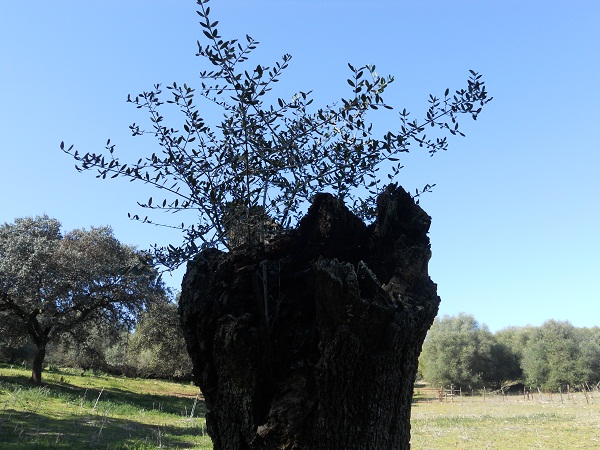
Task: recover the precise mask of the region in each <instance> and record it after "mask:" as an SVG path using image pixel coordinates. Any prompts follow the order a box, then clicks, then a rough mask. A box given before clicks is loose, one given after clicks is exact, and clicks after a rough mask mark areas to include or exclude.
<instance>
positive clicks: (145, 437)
mask: <svg viewBox="0 0 600 450" xmlns="http://www.w3.org/2000/svg"><path fill="white" fill-rule="evenodd" d="M202 434H203V430H202V428H201V427H200V425H199V423H198V422H194V421H188V420H186V419H182V424H181V426H156V425H148V424H143V423H140V422H137V421H135V420H127V419H120V418H113V417H108V416H106V415H103V414H100V413H98V414H94V413H91V414H90V413H83V414H81V415H79V414H78V415H71V416H66V417H65V418H61V419H57V418H52V417H48V416H45V415H42V414H38V413H35V412H27V411H15V410H4V411H0V442H1V443H2V445H1V448H3V449H32V448H35V449H57V448H69V449H84V448H109V449H134V448H135V449H138V448H157V447H160V448H162V447H167V448H172V447H177V448H198V445H199V439H200V438H198V436H201V435H202ZM207 439H208V438H207ZM208 442H209V441H208ZM209 448H210V447H209Z"/></svg>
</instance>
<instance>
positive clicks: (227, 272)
mask: <svg viewBox="0 0 600 450" xmlns="http://www.w3.org/2000/svg"><path fill="white" fill-rule="evenodd" d="M429 225H430V218H429V216H428V215H427V214H426V213H425V212H424V211H423V210H422V209H421V208H420V207H419V206H418V205H416V204H415V203H414V201H413V200H412V198H411V197H410V195H408V194H407V193H406V192H405V191H404V190H402V188H396V187H394V186H390V187H389V188H388V189H387V190H386V191H385V192H384V193H383V194H382V195H381V196H380V197H379V199H378V209H377V220H376V221H375V223H374V224H372V225H370V226H366V225H365V224H364V223H363V222H362V221H361V220H360V219H358V218H357V217H356V216H354V215H353V214H352V213H351V212H350V211H349V210H348V209H347V208H346V207H345V206H344V205H343V203H341V202H340V201H338V200H336V199H335V198H334V197H332V196H330V195H326V194H322V195H318V196H316V197H315V200H314V202H313V204H312V206H311V208H310V210H309V211H308V214H307V215H306V217H304V218H303V219H302V221H301V222H300V224H299V226H298V228H297V229H295V230H293V231H292V232H290V233H288V234H286V235H283V236H281V237H280V238H278V239H277V240H275V241H274V242H272V243H270V244H268V245H265V246H263V245H260V246H252V247H247V248H245V249H243V251H234V252H230V253H223V252H220V251H218V250H210V251H205V252H203V253H202V254H201V255H200V256H199V257H197V258H196V259H195V260H193V261H192V262H190V263H189V264H188V270H187V273H186V275H185V277H184V281H183V286H182V294H181V302H180V314H181V318H182V323H183V326H184V333H185V335H186V341H187V345H188V350H189V352H190V355H191V357H192V360H193V364H194V378H195V382H196V383H197V384H198V385H199V386H200V388H201V389H202V391H203V393H204V396H205V398H206V404H207V407H208V409H209V413H208V414H207V426H208V432H209V434H210V436H211V437H212V439H213V443H214V446H215V449H258V448H288V449H292V448H297V449H311V448H315V449H316V448H328V449H402V448H409V445H410V444H409V442H410V405H411V399H412V390H413V383H414V379H415V375H416V371H417V358H418V355H419V353H420V351H421V346H422V343H423V340H424V339H425V335H426V333H427V330H428V329H429V327H430V326H431V323H432V321H433V319H434V317H435V315H436V314H437V310H438V305H439V301H440V300H439V297H438V296H437V293H436V285H435V284H434V283H433V282H432V281H431V280H430V278H429V275H428V273H427V264H428V261H429V258H430V256H431V252H430V248H429V239H428V237H427V231H428V229H429Z"/></svg>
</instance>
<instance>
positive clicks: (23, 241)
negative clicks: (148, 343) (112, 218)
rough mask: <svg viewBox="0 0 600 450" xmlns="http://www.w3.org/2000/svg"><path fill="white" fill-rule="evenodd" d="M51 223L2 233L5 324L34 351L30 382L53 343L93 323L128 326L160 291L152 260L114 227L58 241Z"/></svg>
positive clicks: (0, 311)
mask: <svg viewBox="0 0 600 450" xmlns="http://www.w3.org/2000/svg"><path fill="white" fill-rule="evenodd" d="M60 228H61V225H60V223H59V222H58V221H57V220H56V219H52V218H50V217H48V216H38V217H35V218H20V219H16V220H15V221H14V223H5V224H4V225H2V226H0V316H1V318H2V320H3V321H13V322H14V323H15V324H16V325H17V326H18V327H19V328H20V329H21V330H23V331H25V332H26V333H27V334H28V335H29V337H30V338H31V340H32V341H33V343H34V344H35V346H36V353H35V357H34V359H33V370H32V376H31V379H32V381H33V382H34V383H36V384H39V383H41V381H42V367H43V362H44V358H45V355H46V348H47V345H48V343H49V342H51V341H53V340H56V339H58V338H59V337H60V336H63V335H65V334H67V333H71V334H75V333H77V332H81V330H82V328H84V327H85V326H86V324H88V323H89V322H96V323H98V324H101V323H111V322H112V323H117V322H118V323H121V324H125V325H131V324H133V323H134V320H135V318H136V317H137V316H138V314H139V313H140V312H141V311H142V310H143V308H144V306H145V305H146V304H147V303H148V302H149V301H151V300H152V298H153V297H154V296H156V295H159V294H160V292H161V290H162V284H161V281H160V280H159V278H158V276H157V272H156V271H155V270H154V269H153V266H152V264H151V259H150V257H149V255H148V254H146V253H144V252H140V251H138V250H136V249H134V248H132V247H130V246H127V245H124V244H121V243H120V242H119V241H118V240H117V239H116V238H115V237H114V236H113V233H112V230H111V229H110V228H109V227H100V228H93V227H92V228H91V229H89V230H83V229H80V230H73V231H71V232H68V233H66V234H64V235H63V234H62V233H61V229H60Z"/></svg>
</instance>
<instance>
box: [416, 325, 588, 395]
mask: <svg viewBox="0 0 600 450" xmlns="http://www.w3.org/2000/svg"><path fill="white" fill-rule="evenodd" d="M419 373H420V375H421V377H422V378H423V379H424V380H425V381H427V382H429V383H431V384H432V385H434V386H448V385H454V386H460V387H462V388H463V389H468V388H480V387H484V386H485V387H495V388H501V387H507V386H510V385H515V384H524V385H525V386H531V387H536V388H537V387H539V388H542V389H553V390H558V389H559V388H562V389H565V387H566V386H567V385H569V386H571V387H572V388H577V387H580V386H581V384H582V383H586V382H588V383H589V382H592V383H597V382H598V381H599V380H600V327H594V328H577V327H574V326H573V325H572V324H570V323H569V322H562V321H557V320H549V321H547V322H545V323H544V324H543V325H541V326H539V327H534V326H530V325H528V326H523V327H509V328H505V329H502V330H500V331H498V332H496V333H491V332H490V331H489V329H488V328H487V327H486V326H485V325H480V324H479V323H478V322H477V321H476V320H475V318H474V317H473V316H471V315H468V314H460V315H458V316H451V317H449V316H445V317H443V318H441V319H440V318H437V319H436V320H435V322H434V324H433V326H432V327H431V329H430V330H429V334H428V335H427V338H426V340H425V343H424V345H423V351H422V353H421V356H420V358H419Z"/></svg>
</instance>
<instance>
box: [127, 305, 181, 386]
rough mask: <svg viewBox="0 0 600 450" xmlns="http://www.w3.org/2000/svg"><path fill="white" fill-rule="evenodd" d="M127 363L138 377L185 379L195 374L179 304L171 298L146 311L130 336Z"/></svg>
mask: <svg viewBox="0 0 600 450" xmlns="http://www.w3.org/2000/svg"><path fill="white" fill-rule="evenodd" d="M127 355H128V357H127V363H128V364H129V365H130V366H131V367H132V368H134V369H135V370H136V376H142V377H145V378H184V377H190V376H191V373H192V361H191V359H190V356H189V355H188V353H187V349H186V345H185V339H184V337H183V331H182V329H181V323H180V320H179V316H178V315H177V305H176V304H175V303H173V302H172V301H169V298H167V297H165V298H164V300H163V301H160V302H155V303H153V304H152V305H151V306H150V307H149V308H148V309H147V310H146V311H144V312H143V313H142V314H141V316H140V318H139V320H138V322H137V325H136V328H135V332H134V333H133V335H132V336H131V337H130V339H129V342H128V348H127Z"/></svg>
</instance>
